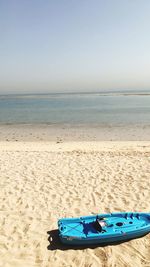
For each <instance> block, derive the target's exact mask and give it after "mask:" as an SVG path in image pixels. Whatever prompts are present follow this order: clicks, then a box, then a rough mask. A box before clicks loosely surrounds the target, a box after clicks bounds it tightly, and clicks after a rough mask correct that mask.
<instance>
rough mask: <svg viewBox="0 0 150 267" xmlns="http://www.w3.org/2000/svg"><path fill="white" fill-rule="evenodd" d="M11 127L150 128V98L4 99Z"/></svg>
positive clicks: (0, 117)
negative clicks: (18, 124) (137, 126)
mask: <svg viewBox="0 0 150 267" xmlns="http://www.w3.org/2000/svg"><path fill="white" fill-rule="evenodd" d="M8 123H11V124H16V123H27V124H30V123H31V124H34V123H36V124H38V123H39V124H41V123H45V124H47V123H48V124H53V123H56V124H57V123H58V124H59V123H60V124H64V123H67V124H98V125H120V124H132V123H133V124H142V125H150V95H124V94H112V93H107V94H100V93H93V94H92V93H91V94H86V93H84V94H44V95H22V96H21V95H7V96H2V95H1V96H0V124H8Z"/></svg>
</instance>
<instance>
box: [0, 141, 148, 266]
mask: <svg viewBox="0 0 150 267" xmlns="http://www.w3.org/2000/svg"><path fill="white" fill-rule="evenodd" d="M0 169H1V171H0V184H1V194H0V214H1V229H0V232H1V235H0V266H3V267H4V266H7V267H9V266H11V267H12V266H15V267H17V266H18V267H20V266H21V267H26V266H32V267H33V266H39V267H41V266H42V267H48V266H56V267H57V266H78V267H79V266H80V267H81V266H86V267H90V266H92V267H95V266H103V267H104V266H108V267H115V266H120V267H125V266H131V267H133V266H138V267H140V266H145V267H149V266H150V235H147V236H145V237H142V238H140V239H136V240H132V241H129V242H126V243H122V244H120V245H115V246H105V247H97V248H85V249H73V248H65V247H64V246H62V245H61V244H60V243H59V242H58V240H57V233H56V232H55V231H54V230H55V229H57V220H58V219H59V218H61V217H73V216H80V215H88V214H97V213H100V212H102V213H104V212H115V211H145V212H149V211H150V205H149V195H150V179H149V174H150V142H149V141H147V142H146V141H139V142H137V141H136V142H104V141H103V142H97V141H96V142H94V141H93V142H63V143H56V142H25V141H24V142H23V141H22V142H21V141H19V142H12V141H10V142H8V141H1V142H0ZM50 236H51V239H53V241H51V242H50Z"/></svg>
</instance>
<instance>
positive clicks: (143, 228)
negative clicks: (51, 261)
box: [58, 212, 150, 245]
mask: <svg viewBox="0 0 150 267" xmlns="http://www.w3.org/2000/svg"><path fill="white" fill-rule="evenodd" d="M58 229H59V237H60V239H61V241H62V242H63V243H65V244H70V245H90V244H91V245H92V244H103V243H104V244H109V243H113V242H121V241H126V240H129V239H132V238H137V237H141V236H143V235H146V234H148V233H149V232H150V213H137V212H134V213H133V212H121V213H109V214H99V215H92V216H85V217H79V218H64V219H60V220H59V221H58Z"/></svg>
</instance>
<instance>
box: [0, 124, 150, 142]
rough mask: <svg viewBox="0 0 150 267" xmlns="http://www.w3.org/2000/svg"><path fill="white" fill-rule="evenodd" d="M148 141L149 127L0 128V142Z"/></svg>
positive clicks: (63, 125)
mask: <svg viewBox="0 0 150 267" xmlns="http://www.w3.org/2000/svg"><path fill="white" fill-rule="evenodd" d="M138 140H139V141H150V125H132V124H130V125H98V124H94V125H83V124H78V125H70V124H0V141H7V142H10V141H15V142H17V141H36V142H37V141H54V142H56V143H57V142H67V141H138Z"/></svg>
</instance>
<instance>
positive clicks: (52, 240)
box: [47, 229, 146, 251]
mask: <svg viewBox="0 0 150 267" xmlns="http://www.w3.org/2000/svg"><path fill="white" fill-rule="evenodd" d="M47 234H48V235H49V236H48V241H49V245H48V246H47V249H48V250H63V251H64V250H84V249H87V248H91V249H95V248H97V247H107V246H116V245H120V244H122V243H127V242H128V241H130V240H133V238H132V239H131V238H130V239H128V240H125V241H119V242H112V243H103V244H93V245H89V244H87V245H86V244H84V245H81V246H79V245H76V246H75V245H66V244H63V243H62V242H61V241H60V238H59V230H58V229H55V230H51V231H48V232H47ZM143 236H146V234H145V235H143ZM143 236H141V237H143ZM141 237H137V238H134V239H139V238H141Z"/></svg>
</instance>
